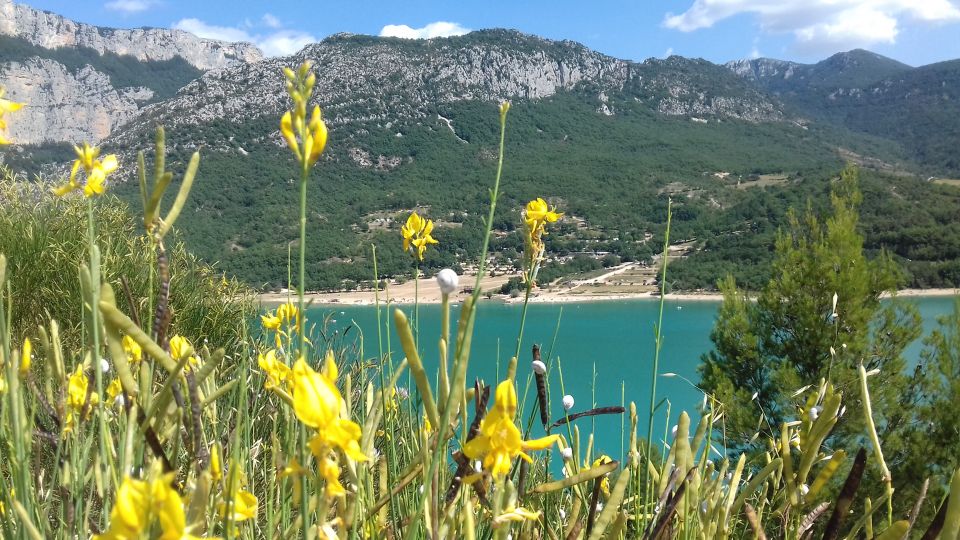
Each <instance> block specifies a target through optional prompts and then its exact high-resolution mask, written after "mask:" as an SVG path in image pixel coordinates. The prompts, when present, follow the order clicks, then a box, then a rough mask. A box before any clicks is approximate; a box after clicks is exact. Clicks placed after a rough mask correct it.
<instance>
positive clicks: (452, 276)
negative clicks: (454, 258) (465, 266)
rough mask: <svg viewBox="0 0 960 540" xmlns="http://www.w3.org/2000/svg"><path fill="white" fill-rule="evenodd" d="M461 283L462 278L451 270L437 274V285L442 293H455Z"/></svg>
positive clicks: (445, 269)
mask: <svg viewBox="0 0 960 540" xmlns="http://www.w3.org/2000/svg"><path fill="white" fill-rule="evenodd" d="M459 283H460V276H458V275H457V273H456V272H454V271H453V270H451V269H450V268H444V269H443V270H441V271H439V272H437V285H439V286H440V292H441V293H443V294H451V293H453V292H455V291H456V290H457V285H458V284H459Z"/></svg>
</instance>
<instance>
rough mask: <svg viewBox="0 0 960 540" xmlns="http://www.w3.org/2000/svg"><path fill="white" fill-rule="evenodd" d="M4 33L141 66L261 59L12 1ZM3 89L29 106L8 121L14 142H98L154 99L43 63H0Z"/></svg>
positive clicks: (248, 49)
mask: <svg viewBox="0 0 960 540" xmlns="http://www.w3.org/2000/svg"><path fill="white" fill-rule="evenodd" d="M0 35H8V36H13V37H17V38H20V39H23V40H26V41H27V42H29V43H31V44H33V45H37V46H39V47H42V48H45V49H57V48H62V47H67V48H69V47H87V48H90V49H93V50H95V51H97V52H98V53H100V54H101V55H102V54H104V53H114V54H118V55H128V56H132V57H134V58H136V59H138V60H140V61H151V60H157V61H162V60H170V59H172V58H174V57H177V56H179V57H181V58H183V59H184V60H185V61H186V62H188V63H189V64H191V65H192V66H194V67H196V68H198V69H200V70H209V69H219V68H225V67H228V66H233V65H238V64H244V63H247V62H256V61H259V60H261V59H262V58H263V54H262V53H261V52H260V50H259V49H257V48H256V47H254V46H253V45H250V44H248V43H225V42H220V41H214V40H208V39H201V38H198V37H196V36H194V35H193V34H190V33H187V32H183V31H180V30H166V29H144V28H137V29H132V30H118V29H112V28H100V27H97V26H92V25H88V24H83V23H77V22H74V21H71V20H69V19H66V18H64V17H62V16H60V15H56V14H54V13H49V12H45V11H40V10H36V9H33V8H31V7H29V6H25V5H22V4H15V3H13V2H12V1H10V0H0ZM0 86H3V87H5V88H6V90H7V98H9V99H12V100H14V101H19V102H23V103H26V107H24V108H23V109H22V110H21V111H19V112H18V113H17V114H16V115H15V116H12V117H11V118H10V121H9V130H8V135H9V136H10V138H11V139H12V140H13V141H15V142H16V143H17V144H39V143H45V142H70V143H79V142H81V141H89V142H92V143H96V142H99V141H100V140H102V139H103V138H105V137H106V136H107V135H109V134H110V133H111V132H113V130H114V129H116V128H117V127H118V126H121V125H123V124H124V123H125V122H127V121H128V120H130V119H131V118H133V117H134V116H135V115H136V114H137V113H138V112H139V110H140V109H141V107H142V106H143V105H144V104H145V103H146V102H148V101H150V100H151V99H152V98H154V94H153V91H152V90H149V89H147V88H142V87H130V88H117V87H114V86H113V83H112V82H111V79H110V77H109V76H108V75H106V74H104V73H102V72H100V71H97V70H96V69H95V68H93V67H91V66H89V65H87V66H82V67H80V68H78V69H72V70H71V69H68V68H67V67H66V66H64V65H63V64H61V63H60V62H57V61H55V60H52V59H49V58H40V57H33V58H29V59H26V60H24V61H22V62H5V63H0Z"/></svg>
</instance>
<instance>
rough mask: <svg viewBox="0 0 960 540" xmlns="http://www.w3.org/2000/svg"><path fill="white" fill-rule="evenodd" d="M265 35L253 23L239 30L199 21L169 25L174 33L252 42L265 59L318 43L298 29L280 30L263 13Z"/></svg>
mask: <svg viewBox="0 0 960 540" xmlns="http://www.w3.org/2000/svg"><path fill="white" fill-rule="evenodd" d="M260 22H261V23H262V25H263V26H265V27H266V28H267V29H268V30H269V31H268V32H262V33H261V32H255V31H254V26H255V25H253V24H251V23H250V21H245V22H244V24H243V28H237V27H233V26H216V25H212V24H207V23H205V22H203V21H201V20H199V19H193V18H190V19H181V20H179V21H177V22H176V23H174V24H173V27H174V28H176V29H178V30H184V31H187V32H190V33H191V34H194V35H196V36H199V37H202V38H207V39H217V40H221V41H246V42H248V43H253V44H254V45H256V46H257V47H259V48H260V50H261V51H263V54H265V55H267V56H287V55H290V54H293V53H295V52H297V51H299V50H300V49H302V48H303V47H305V46H306V45H308V44H310V43H316V42H317V41H318V40H317V38H316V37H314V36H313V35H311V34H309V33H307V32H303V31H300V30H290V29H286V28H283V25H282V24H281V23H280V21H279V20H278V19H277V18H276V17H274V16H273V15H270V14H269V13H267V14H265V15H264V16H263V18H262V19H261V21H260Z"/></svg>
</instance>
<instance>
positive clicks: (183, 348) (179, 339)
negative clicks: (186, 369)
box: [170, 334, 200, 366]
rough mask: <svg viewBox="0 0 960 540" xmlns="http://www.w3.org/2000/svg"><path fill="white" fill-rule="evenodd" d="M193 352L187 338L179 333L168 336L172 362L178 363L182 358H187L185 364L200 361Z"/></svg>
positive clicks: (194, 363) (192, 364) (193, 364)
mask: <svg viewBox="0 0 960 540" xmlns="http://www.w3.org/2000/svg"><path fill="white" fill-rule="evenodd" d="M193 353H194V349H193V345H191V344H190V340H189V339H187V338H185V337H183V336H181V335H179V334H177V335H175V336H173V337H172V338H170V356H172V357H173V360H174V362H178V363H179V362H180V361H181V360H183V359H184V358H189V360H188V361H187V365H188V366H196V365H197V364H199V363H200V359H199V358H197V356H196V355H194V354H193Z"/></svg>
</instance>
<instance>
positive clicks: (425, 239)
mask: <svg viewBox="0 0 960 540" xmlns="http://www.w3.org/2000/svg"><path fill="white" fill-rule="evenodd" d="M432 232H433V221H432V220H429V219H424V218H422V217H420V215H419V214H417V213H416V212H413V213H411V214H410V217H408V218H407V222H406V223H405V224H404V225H403V227H401V228H400V234H401V235H402V236H403V250H404V251H409V252H410V253H412V254H415V255H416V257H417V258H418V259H419V260H421V261H422V260H423V254H424V252H426V250H427V245H428V244H438V243H439V242H437V240H436V239H434V237H433V236H431V234H430V233H432ZM411 246H412V247H413V248H415V249H411Z"/></svg>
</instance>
